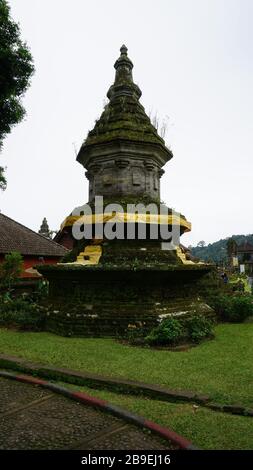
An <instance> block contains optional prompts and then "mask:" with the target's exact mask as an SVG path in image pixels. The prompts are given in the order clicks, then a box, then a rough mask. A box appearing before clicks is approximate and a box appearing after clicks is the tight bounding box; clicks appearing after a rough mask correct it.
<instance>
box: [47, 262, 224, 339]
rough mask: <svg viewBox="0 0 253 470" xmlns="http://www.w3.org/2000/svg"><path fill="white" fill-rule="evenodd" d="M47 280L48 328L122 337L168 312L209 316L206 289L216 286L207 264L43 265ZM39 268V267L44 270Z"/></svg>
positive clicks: (63, 332) (74, 333) (156, 322)
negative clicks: (125, 267) (139, 266)
mask: <svg viewBox="0 0 253 470" xmlns="http://www.w3.org/2000/svg"><path fill="white" fill-rule="evenodd" d="M42 271H43V275H44V276H46V277H47V278H48V279H49V282H50V293H49V296H50V300H49V305H48V306H47V310H48V316H47V325H46V328H47V330H49V331H52V332H54V333H58V334H61V335H67V336H72V335H73V336H93V337H94V336H103V337H106V336H110V337H113V336H124V335H126V334H127V331H128V330H129V329H133V328H142V330H144V331H147V332H148V331H149V330H150V329H151V328H152V327H154V326H156V325H157V324H158V323H159V322H160V321H161V320H162V319H163V318H166V317H168V316H171V315H173V316H182V315H187V316H188V315H193V314H194V313H202V314H204V315H208V316H209V315H211V316H213V315H214V313H213V311H212V309H211V308H210V307H209V306H208V305H206V303H205V302H204V297H205V290H210V288H214V287H215V285H216V281H215V277H214V276H213V273H212V270H211V268H210V267H207V266H201V267H200V266H196V265H193V266H182V267H179V266H173V267H172V266H171V267H167V269H166V270H165V269H164V270H155V269H153V270H150V269H149V270H145V269H141V270H136V271H133V270H119V269H110V270H109V269H105V267H104V268H103V267H101V266H99V265H98V266H93V267H91V266H76V265H75V266H74V265H62V266H61V265H57V266H43V268H42ZM42 271H41V272H42Z"/></svg>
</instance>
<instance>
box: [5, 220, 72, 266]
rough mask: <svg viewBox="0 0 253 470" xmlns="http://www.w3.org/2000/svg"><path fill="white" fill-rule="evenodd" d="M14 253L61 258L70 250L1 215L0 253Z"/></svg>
mask: <svg viewBox="0 0 253 470" xmlns="http://www.w3.org/2000/svg"><path fill="white" fill-rule="evenodd" d="M12 251H18V252H19V253H21V255H36V256H55V257H59V258H60V257H62V256H63V255H65V254H66V252H67V251H68V250H67V249H66V248H64V247H63V246H61V245H59V244H58V243H56V242H54V241H52V240H48V239H47V238H45V237H43V236H42V235H39V234H38V233H36V232H34V231H33V230H30V229H29V228H27V227H25V226H24V225H22V224H19V223H18V222H16V221H15V220H12V219H10V218H9V217H7V216H6V215H4V214H1V213H0V253H1V254H6V253H10V252H12Z"/></svg>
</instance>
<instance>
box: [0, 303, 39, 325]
mask: <svg viewBox="0 0 253 470" xmlns="http://www.w3.org/2000/svg"><path fill="white" fill-rule="evenodd" d="M44 320H45V315H44V313H43V310H42V309H41V307H39V306H38V305H36V304H35V303H31V302H27V301H25V300H23V299H22V298H17V299H11V298H8V297H6V296H3V297H1V298H0V325H1V326H15V327H17V328H20V329H22V330H35V331H39V330H42V329H43V326H44Z"/></svg>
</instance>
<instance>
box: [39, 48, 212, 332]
mask: <svg viewBox="0 0 253 470" xmlns="http://www.w3.org/2000/svg"><path fill="white" fill-rule="evenodd" d="M114 67H115V71H116V73H115V80H114V83H113V85H112V86H111V87H110V88H109V90H108V93H107V97H108V99H109V101H108V104H106V106H105V108H104V110H103V112H102V115H101V117H100V118H99V119H98V121H96V123H95V126H94V128H93V129H92V130H91V131H90V132H89V133H88V136H87V138H86V139H85V141H84V143H83V144H82V146H81V148H80V151H79V153H78V155H77V161H78V162H79V163H81V164H82V165H83V167H84V168H85V169H86V176H87V178H88V180H89V205H88V208H89V210H90V212H89V214H87V212H85V211H84V210H82V211H80V212H79V213H78V214H77V212H76V210H75V211H73V212H72V214H71V215H69V216H68V217H66V219H65V221H64V222H63V224H62V226H61V229H60V231H59V232H58V234H57V236H56V238H55V241H57V242H58V243H61V244H63V245H65V246H66V247H67V248H70V251H69V253H68V254H67V255H66V256H65V257H64V259H63V260H62V263H59V264H58V265H55V266H50V267H48V266H40V267H39V268H38V270H39V272H41V273H42V274H43V275H44V276H45V277H46V278H47V279H48V280H49V293H50V302H51V304H52V305H53V311H52V312H51V314H50V316H49V318H48V321H47V327H48V329H49V330H51V331H55V332H60V333H62V334H70V335H72V334H74V335H78V336H80V335H84V336H89V335H102V336H106V335H109V336H113V335H118V334H120V335H124V334H125V333H126V331H127V330H128V328H129V325H135V326H136V327H140V326H141V327H142V328H146V329H147V330H148V329H149V328H150V327H151V326H154V325H157V324H158V322H159V321H160V320H161V319H162V318H164V316H169V315H174V314H178V315H182V314H187V315H188V314H191V313H194V312H195V311H196V309H197V310H199V309H201V311H202V312H206V313H207V314H209V308H207V306H205V305H204V304H203V303H202V302H201V301H200V300H199V299H200V295H201V292H202V291H203V279H204V278H205V277H206V275H207V274H208V272H209V271H210V266H206V265H203V264H200V263H195V262H194V261H193V260H192V259H191V256H190V254H189V253H188V252H187V250H185V249H184V247H183V246H182V245H180V244H179V243H178V244H174V243H172V244H171V245H170V249H167V248H166V249H164V243H163V241H164V237H163V233H164V232H163V229H164V228H166V229H168V231H169V232H170V230H172V229H173V230H174V228H176V231H177V233H179V234H180V235H182V234H184V232H187V231H190V230H191V224H190V223H189V222H188V221H187V220H186V218H185V217H184V216H183V215H181V214H180V213H176V214H175V213H174V211H172V210H171V209H169V208H167V207H166V206H165V205H164V204H160V181H161V176H162V174H163V173H164V171H163V166H164V165H165V163H167V162H168V161H169V160H170V159H171V158H172V156H173V155H172V152H171V151H170V150H169V149H168V148H167V147H166V145H165V142H164V140H163V139H162V138H161V137H160V136H159V135H158V133H157V130H156V129H155V127H154V126H153V125H152V123H151V122H150V119H149V117H148V116H147V114H146V113H145V110H144V108H143V106H142V104H141V103H140V101H139V100H140V97H141V90H140V89H139V87H138V85H136V84H135V83H134V81H133V76H132V69H133V64H132V62H131V60H130V59H129V57H128V55H127V48H126V46H122V47H121V49H120V57H119V58H118V59H117V60H116V62H115V64H114ZM97 196H103V202H104V206H102V209H101V211H97V205H96V200H97ZM94 201H95V203H94ZM112 203H114V204H115V206H113V207H114V208H115V207H116V205H117V209H115V210H114V209H112V211H111V213H110V211H109V209H108V207H110V206H111V204H112ZM152 203H156V204H152ZM157 203H158V204H157ZM108 204H109V206H108ZM138 204H139V205H142V207H144V210H143V211H140V212H138V211H136V205H138ZM129 205H130V206H131V207H134V208H132V209H131V210H129ZM148 205H149V206H152V207H154V206H155V207H156V208H157V207H159V209H158V210H157V212H156V213H154V212H152V211H150V212H149V211H148V210H146V208H147V206H148ZM80 207H81V208H83V207H84V206H80ZM86 207H87V205H86ZM79 209H80V208H78V210H79ZM126 209H127V210H126ZM164 209H166V211H165V212H166V213H164ZM81 212H82V213H81ZM115 220H116V222H117V224H118V225H117V227H119V229H120V230H119V233H120V235H122V236H120V237H118V236H117V237H116V236H115V237H114V236H112V237H111V234H113V235H114V234H115V232H114V231H113V228H114V223H115ZM99 224H100V225H101V226H102V227H103V234H102V236H97V235H96V228H97V226H98V225H99ZM110 224H111V228H112V230H111V231H110V230H109V231H107V230H105V228H106V229H108V226H110ZM75 226H77V227H80V233H81V228H82V227H85V226H88V227H89V228H91V229H92V230H91V236H90V237H83V238H79V237H75V236H74V235H75V233H76V232H75V231H73V228H74V227H75ZM129 226H130V227H131V228H136V226H138V227H137V230H136V231H135V233H134V236H133V237H128V229H129ZM139 227H141V228H145V230H146V234H145V235H146V236H145V237H142V236H139V232H138V229H139ZM154 227H155V228H159V230H157V236H155V237H154V236H153V228H154ZM108 234H110V236H109V235H108ZM125 234H127V237H125Z"/></svg>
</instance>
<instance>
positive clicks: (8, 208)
mask: <svg viewBox="0 0 253 470" xmlns="http://www.w3.org/2000/svg"><path fill="white" fill-rule="evenodd" d="M9 4H10V6H11V11H12V16H13V18H14V19H15V20H16V21H19V23H20V27H21V31H22V37H23V39H25V40H26V41H27V43H28V45H29V47H30V49H31V52H32V55H33V57H34V62H35V67H36V73H35V75H34V77H33V79H32V85H31V87H30V89H29V91H28V92H27V93H26V95H25V98H24V105H25V108H26V110H27V117H26V119H25V121H23V122H22V123H21V124H19V125H18V126H16V127H15V128H14V129H13V131H12V133H11V135H10V136H9V137H8V138H6V140H5V142H4V148H3V151H2V154H1V159H0V164H1V165H6V166H7V167H8V169H7V178H8V188H7V190H6V191H5V192H4V193H1V194H0V209H1V211H2V212H3V213H5V214H6V215H9V216H10V217H12V218H14V219H15V220H17V221H19V222H21V223H23V224H25V225H27V226H28V227H30V228H32V229H34V230H36V231H37V230H38V228H39V226H40V224H41V221H42V218H43V217H44V216H46V217H47V219H48V222H49V226H50V228H51V229H52V230H53V229H58V228H59V225H60V223H61V222H62V221H63V219H64V218H65V217H66V216H67V215H68V214H69V213H70V212H71V211H72V209H73V208H74V207H75V206H77V205H80V204H83V203H85V202H87V199H88V182H87V181H86V179H85V176H84V169H83V168H82V166H81V165H80V164H79V163H77V162H76V161H75V150H74V146H75V147H76V149H77V150H78V149H79V147H80V145H81V143H82V141H83V140H84V138H85V137H86V134H87V131H88V130H89V129H91V128H92V127H93V124H94V120H95V119H96V118H98V117H99V115H100V114H101V112H102V108H103V101H104V98H105V96H106V92H107V90H108V88H109V86H110V85H111V84H112V83H113V80H114V68H113V64H114V62H115V60H116V59H117V58H118V56H119V48H120V46H121V45H122V44H123V43H125V44H126V45H127V47H128V53H129V57H130V58H131V59H132V61H133V63H134V66H135V67H134V80H135V82H136V83H138V85H139V86H140V88H141V90H142V92H143V95H142V98H141V102H142V104H143V105H144V106H145V109H146V111H147V112H149V111H150V110H153V113H155V112H157V114H158V116H159V117H160V120H162V119H163V118H164V117H165V116H167V115H168V116H169V118H170V119H169V126H168V131H167V135H166V142H167V144H168V145H169V146H171V148H172V151H173V153H174V158H173V159H172V160H171V161H170V162H169V163H168V164H167V165H166V167H165V170H166V174H165V175H164V176H163V178H162V179H161V185H162V199H163V200H164V201H165V202H166V203H167V204H168V205H169V206H170V207H174V208H175V209H176V210H178V211H181V212H182V213H183V214H184V215H185V216H186V217H187V219H188V220H190V221H191V222H192V232H191V234H187V235H186V234H185V235H184V236H183V237H182V243H184V244H186V245H188V244H195V243H197V242H198V241H199V240H205V241H206V242H212V241H215V240H218V239H220V238H224V237H227V236H230V235H232V234H237V233H245V234H247V233H252V232H253V228H252V181H253V175H252V169H253V164H252V157H253V151H252V138H253V114H252V113H253V91H252V86H253V29H252V24H253V1H252V0H156V1H154V0H153V1H149V0H128V1H122V0H107V1H103V0H92V1H90V0H71V1H69V0H9Z"/></svg>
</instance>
